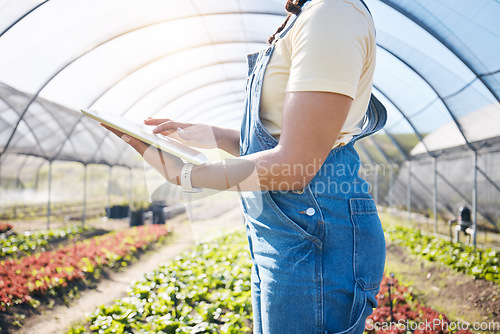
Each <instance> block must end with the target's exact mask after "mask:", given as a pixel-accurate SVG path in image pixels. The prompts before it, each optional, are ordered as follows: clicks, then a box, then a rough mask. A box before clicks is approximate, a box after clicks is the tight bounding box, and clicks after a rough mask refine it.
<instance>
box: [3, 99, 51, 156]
mask: <svg viewBox="0 0 500 334" xmlns="http://www.w3.org/2000/svg"><path fill="white" fill-rule="evenodd" d="M0 100H2V101H3V102H4V103H5V104H6V105H7V107H9V108H10V109H11V110H13V111H14V113H16V114H17V112H16V109H15V108H14V107H13V106H12V105H11V104H10V102H8V101H7V100H6V99H4V98H3V97H0ZM23 123H24V124H25V125H26V127H27V128H28V129H30V131H31V134H32V135H33V138H35V142H36V143H37V145H38V147H39V148H40V151H43V149H42V144H40V140H39V139H38V137H37V136H36V135H35V132H34V131H33V129H32V128H31V126H30V125H29V124H28V123H27V122H26V121H25V120H23ZM2 156H3V154H0V161H1V160H2Z"/></svg>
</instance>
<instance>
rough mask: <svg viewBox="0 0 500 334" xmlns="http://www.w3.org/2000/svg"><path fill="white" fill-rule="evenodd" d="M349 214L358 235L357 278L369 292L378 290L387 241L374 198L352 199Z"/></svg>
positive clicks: (355, 233) (355, 268)
mask: <svg viewBox="0 0 500 334" xmlns="http://www.w3.org/2000/svg"><path fill="white" fill-rule="evenodd" d="M349 210H350V215H351V223H352V225H353V233H354V276H355V277H354V278H355V279H356V281H357V282H358V283H359V285H360V286H361V287H362V288H363V289H364V290H365V291H366V290H373V289H377V288H378V287H379V286H380V283H381V281H382V276H383V274H384V267H385V248H386V244H385V237H384V230H383V229H382V224H381V223H380V219H379V217H378V214H377V208H376V206H375V202H374V201H373V199H371V198H352V199H350V200H349Z"/></svg>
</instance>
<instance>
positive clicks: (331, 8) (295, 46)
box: [286, 0, 369, 99]
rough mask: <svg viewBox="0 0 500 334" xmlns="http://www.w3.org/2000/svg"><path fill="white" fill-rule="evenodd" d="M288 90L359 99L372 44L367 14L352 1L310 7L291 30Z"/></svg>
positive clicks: (325, 3)
mask: <svg viewBox="0 0 500 334" xmlns="http://www.w3.org/2000/svg"><path fill="white" fill-rule="evenodd" d="M289 43H290V45H289V47H290V52H291V67H290V77H289V80H288V83H287V87H286V91H287V92H291V91H323V92H333V93H339V94H343V95H347V96H350V97H351V98H353V99H355V98H356V92H357V88H358V83H359V79H360V77H361V73H362V72H363V69H364V67H365V62H366V57H367V54H368V47H369V27H368V22H367V19H366V17H365V14H364V13H362V12H361V11H360V10H358V9H357V8H356V7H354V5H353V4H352V3H349V2H348V1H342V0H341V1H335V2H330V3H329V2H326V1H325V2H323V3H319V4H315V5H313V6H312V7H311V8H307V10H304V12H303V13H302V14H301V15H300V16H299V17H298V18H297V22H296V23H295V26H294V27H293V29H292V30H291V31H290V40H289Z"/></svg>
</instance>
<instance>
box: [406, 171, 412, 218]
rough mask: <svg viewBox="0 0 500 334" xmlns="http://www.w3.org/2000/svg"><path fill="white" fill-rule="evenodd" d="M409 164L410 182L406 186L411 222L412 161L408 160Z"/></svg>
mask: <svg viewBox="0 0 500 334" xmlns="http://www.w3.org/2000/svg"><path fill="white" fill-rule="evenodd" d="M407 164H408V182H407V183H408V184H407V188H406V200H407V203H406V206H407V208H408V222H409V223H411V161H408V162H407Z"/></svg>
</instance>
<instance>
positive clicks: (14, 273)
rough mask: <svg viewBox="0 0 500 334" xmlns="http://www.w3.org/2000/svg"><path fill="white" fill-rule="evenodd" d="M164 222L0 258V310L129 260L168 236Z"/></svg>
mask: <svg viewBox="0 0 500 334" xmlns="http://www.w3.org/2000/svg"><path fill="white" fill-rule="evenodd" d="M167 233H168V230H167V229H166V228H165V227H164V226H161V225H147V226H140V227H134V228H131V229H128V230H124V231H119V232H115V233H111V234H106V235H102V236H98V237H94V238H92V239H89V240H85V241H80V242H77V243H75V244H74V245H70V246H66V247H62V248H60V249H58V250H56V251H50V252H41V253H38V254H35V255H32V256H26V257H24V258H22V259H19V260H6V261H0V311H5V310H6V308H7V307H9V306H12V305H15V304H22V303H26V302H29V301H30V300H31V299H32V297H36V296H41V295H44V294H45V293H47V291H49V290H51V289H56V288H60V287H65V286H67V284H68V282H70V281H74V280H78V279H83V278H84V277H85V274H86V273H93V272H94V270H95V269H97V268H100V267H104V266H107V267H111V268H112V267H114V266H115V264H116V263H119V264H121V262H122V261H130V260H131V258H132V255H133V254H134V253H136V252H137V251H138V250H140V249H144V248H146V247H147V246H148V245H149V244H151V243H154V242H156V241H157V240H158V239H159V238H161V237H162V236H165V235H167Z"/></svg>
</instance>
